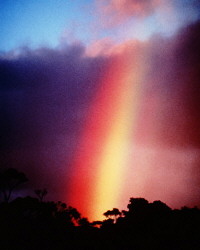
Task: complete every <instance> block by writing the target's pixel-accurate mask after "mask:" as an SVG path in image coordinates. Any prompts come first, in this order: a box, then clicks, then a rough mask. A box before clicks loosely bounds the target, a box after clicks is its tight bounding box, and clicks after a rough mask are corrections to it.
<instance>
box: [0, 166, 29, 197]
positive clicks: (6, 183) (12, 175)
mask: <svg viewBox="0 0 200 250" xmlns="http://www.w3.org/2000/svg"><path fill="white" fill-rule="evenodd" d="M27 181H28V179H27V177H26V175H25V174H24V173H22V172H19V171H18V170H17V169H14V168H9V169H6V170H4V171H3V172H1V173H0V192H1V193H2V194H3V197H4V201H5V202H8V201H9V200H10V198H11V194H12V192H13V190H14V189H16V188H17V187H18V186H19V185H21V184H22V183H25V182H27Z"/></svg>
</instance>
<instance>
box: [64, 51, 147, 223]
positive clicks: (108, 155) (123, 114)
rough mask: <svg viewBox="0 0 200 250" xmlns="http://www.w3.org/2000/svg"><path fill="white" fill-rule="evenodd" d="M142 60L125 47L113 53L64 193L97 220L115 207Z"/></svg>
mask: <svg viewBox="0 0 200 250" xmlns="http://www.w3.org/2000/svg"><path fill="white" fill-rule="evenodd" d="M141 63H142V62H141ZM141 63H138V58H137V63H136V60H134V57H133V55H131V54H130V52H129V50H128V51H127V52H123V53H119V54H118V55H115V56H113V58H112V60H111V62H110V65H109V66H108V68H107V70H106V72H105V73H104V77H103V79H102V82H101V84H100V86H101V89H99V92H98V94H97V95H96V96H95V98H94V100H93V103H92V104H91V109H90V116H89V119H88V121H87V124H86V125H85V128H84V132H83V134H82V137H81V138H82V139H81V142H80V144H79V148H78V152H77V154H76V158H75V160H74V162H73V169H74V171H73V174H72V179H71V182H70V183H69V190H70V197H69V198H68V200H69V202H70V204H71V205H72V206H74V207H76V208H77V209H78V210H79V211H80V212H81V213H82V214H83V215H84V216H87V217H88V218H89V219H90V220H97V219H102V214H103V213H104V212H105V211H107V210H108V209H112V208H113V207H116V206H118V203H119V200H120V196H121V194H122V193H123V184H124V180H125V179H126V174H127V168H128V167H129V165H130V162H131V155H130V148H131V145H132V143H133V140H134V130H135V128H134V126H135V124H136V120H137V113H138V108H139V99H140V95H141V82H142V76H143V67H142V65H141Z"/></svg>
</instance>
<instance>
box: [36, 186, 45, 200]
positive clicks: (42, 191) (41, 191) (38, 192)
mask: <svg viewBox="0 0 200 250" xmlns="http://www.w3.org/2000/svg"><path fill="white" fill-rule="evenodd" d="M47 193H48V192H47V190H46V188H44V189H36V190H35V194H36V195H37V196H38V198H39V200H40V202H42V201H43V199H44V197H45V196H46V195H47Z"/></svg>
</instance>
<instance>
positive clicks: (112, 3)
mask: <svg viewBox="0 0 200 250" xmlns="http://www.w3.org/2000/svg"><path fill="white" fill-rule="evenodd" d="M97 4H98V6H99V7H98V8H99V9H100V11H101V13H103V15H104V18H105V19H106V21H107V22H108V24H111V25H115V24H120V23H121V22H124V21H126V20H127V19H129V18H132V17H135V18H140V19H143V18H145V17H148V16H150V15H152V14H153V13H154V12H155V10H156V8H158V7H159V6H161V5H162V4H163V0H104V1H98V0H97Z"/></svg>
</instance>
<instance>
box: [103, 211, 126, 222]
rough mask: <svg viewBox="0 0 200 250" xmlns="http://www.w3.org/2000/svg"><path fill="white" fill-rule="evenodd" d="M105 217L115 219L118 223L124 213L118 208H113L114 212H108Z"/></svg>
mask: <svg viewBox="0 0 200 250" xmlns="http://www.w3.org/2000/svg"><path fill="white" fill-rule="evenodd" d="M103 215H104V216H106V217H107V218H109V219H113V220H114V221H115V222H116V220H117V218H118V217H120V216H121V215H122V213H121V212H120V211H119V209H118V208H113V209H112V210H108V211H106V212H105V213H104V214H103Z"/></svg>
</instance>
